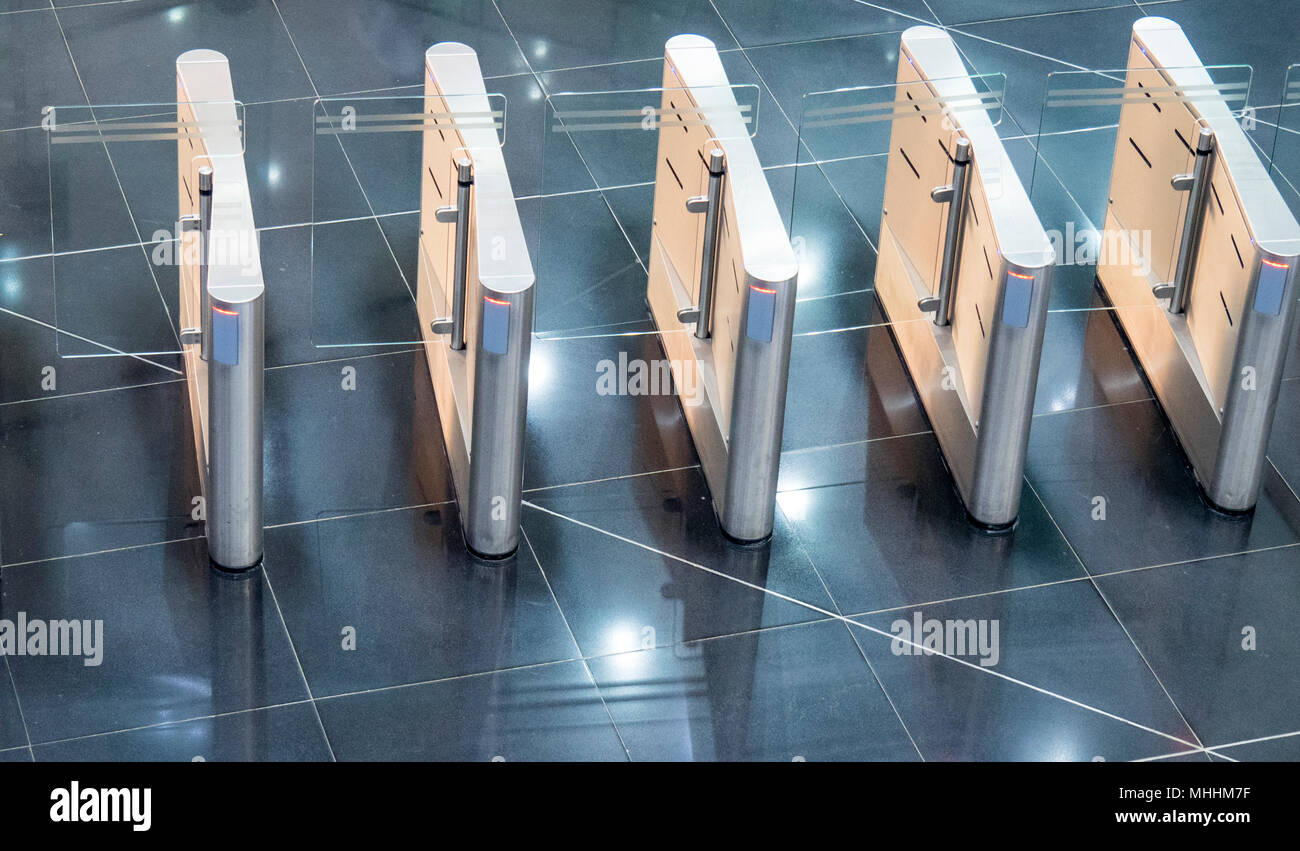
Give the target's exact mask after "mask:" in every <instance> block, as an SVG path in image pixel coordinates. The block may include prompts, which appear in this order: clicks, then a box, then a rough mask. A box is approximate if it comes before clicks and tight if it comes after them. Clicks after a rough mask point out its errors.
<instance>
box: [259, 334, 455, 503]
mask: <svg viewBox="0 0 1300 851" xmlns="http://www.w3.org/2000/svg"><path fill="white" fill-rule="evenodd" d="M349 388H354V389H349ZM437 423H438V415H437V409H436V407H435V404H434V400H433V384H432V381H431V380H430V378H429V370H428V365H427V363H426V361H425V357H424V352H423V350H420V351H403V352H396V353H392V354H388V355H380V356H374V357H357V358H352V359H345V360H336V361H329V362H321V363H314V364H308V365H303V366H294V367H287V368H284V369H272V370H268V371H267V373H266V426H265V428H266V433H265V434H266V436H265V449H264V452H265V464H266V473H265V481H266V485H265V487H266V491H265V506H266V509H265V510H266V514H265V522H266V524H267V525H274V524H279V523H290V522H297V521H302V520H319V519H321V518H323V517H333V516H338V515H341V514H351V513H355V512H359V511H371V510H375V509H382V508H403V507H408V506H414V505H424V504H427V503H433V502H442V501H445V500H447V499H449V498H450V495H451V484H450V479H451V477H450V473H449V472H448V467H447V457H446V454H445V452H444V451H443V448H442V441H441V435H440V433H439V430H438V427H437Z"/></svg>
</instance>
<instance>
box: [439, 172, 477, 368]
mask: <svg viewBox="0 0 1300 851" xmlns="http://www.w3.org/2000/svg"><path fill="white" fill-rule="evenodd" d="M473 188H474V164H473V162H471V161H470V159H469V158H468V157H461V158H460V159H458V160H457V161H456V206H454V207H439V208H438V209H437V210H436V211H435V212H434V218H435V220H437V221H439V222H442V223H443V224H454V225H456V252H455V260H454V265H453V267H452V275H451V277H452V289H451V316H450V317H449V318H447V319H440V320H438V321H437V322H434V323H433V332H434V333H435V334H447V333H450V334H451V340H450V341H448V344H449V345H450V346H451V347H452V348H453V349H455V350H456V351H460V350H462V349H464V348H465V288H466V278H467V276H468V274H469V193H470V191H471V190H472V189H473Z"/></svg>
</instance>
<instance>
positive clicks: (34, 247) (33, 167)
mask: <svg viewBox="0 0 1300 851" xmlns="http://www.w3.org/2000/svg"><path fill="white" fill-rule="evenodd" d="M88 114H89V113H87V112H85V111H83V110H71V111H66V110H65V111H64V112H61V113H56V115H64V116H67V117H68V118H69V120H74V121H75V120H81V119H82V118H83V117H86V116H88ZM103 151H104V149H103V147H102V146H100V147H98V148H96V147H95V146H94V145H53V146H52V145H50V144H49V140H48V134H47V132H46V131H45V130H43V129H41V128H36V129H29V130H12V131H8V132H5V133H4V134H2V135H0V193H3V195H4V199H5V203H4V205H3V210H0V261H7V260H13V259H15V258H19V257H30V256H33V255H37V254H48V253H50V252H51V251H77V250H84V249H89V248H102V247H104V246H106V245H125V244H127V243H135V242H140V241H141V239H140V238H139V237H138V236H137V234H136V231H135V230H134V228H132V225H131V218H130V216H129V214H128V212H127V207H126V204H125V202H124V201H123V198H122V191H121V189H119V188H118V183H117V181H116V180H115V179H114V177H113V172H112V168H111V165H110V163H109V160H108V158H107V157H106V156H105V155H104V152H103ZM172 156H173V158H174V156H175V153H174V150H173V154H172ZM175 204H176V190H175V189H174V188H173V189H172V206H173V207H175ZM5 295H6V296H7V293H6V294H5Z"/></svg>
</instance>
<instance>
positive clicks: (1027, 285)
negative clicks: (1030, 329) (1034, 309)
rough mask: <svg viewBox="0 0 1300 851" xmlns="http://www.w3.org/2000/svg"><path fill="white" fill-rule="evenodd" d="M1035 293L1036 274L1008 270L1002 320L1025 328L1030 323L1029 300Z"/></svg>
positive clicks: (1005, 323)
mask: <svg viewBox="0 0 1300 851" xmlns="http://www.w3.org/2000/svg"><path fill="white" fill-rule="evenodd" d="M1033 295H1034V276H1033V275H1025V274H1023V273H1021V272H1007V284H1006V286H1005V287H1004V288H1003V295H1002V322H1003V324H1004V325H1014V326H1015V327H1017V328H1024V327H1026V326H1027V325H1029V302H1030V299H1032V298H1033Z"/></svg>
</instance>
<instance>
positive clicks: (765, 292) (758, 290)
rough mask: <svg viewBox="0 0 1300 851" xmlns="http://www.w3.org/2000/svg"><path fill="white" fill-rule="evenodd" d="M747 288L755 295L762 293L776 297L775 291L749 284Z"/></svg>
mask: <svg viewBox="0 0 1300 851" xmlns="http://www.w3.org/2000/svg"><path fill="white" fill-rule="evenodd" d="M749 288H750V289H751V290H753V291H754V292H756V293H763V294H765V295H776V290H769V289H767V288H766V287H760V286H757V285H755V284H750V285H749Z"/></svg>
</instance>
